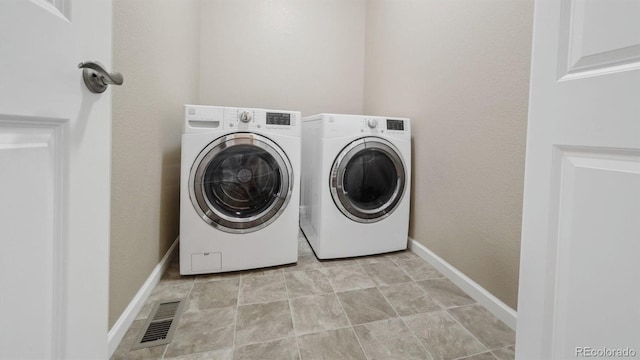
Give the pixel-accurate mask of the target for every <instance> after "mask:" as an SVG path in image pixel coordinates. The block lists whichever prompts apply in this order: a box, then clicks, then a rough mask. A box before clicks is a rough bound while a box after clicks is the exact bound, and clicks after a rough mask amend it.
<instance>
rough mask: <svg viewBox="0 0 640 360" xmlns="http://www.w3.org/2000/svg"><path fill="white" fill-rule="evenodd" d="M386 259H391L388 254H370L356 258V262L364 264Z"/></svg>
mask: <svg viewBox="0 0 640 360" xmlns="http://www.w3.org/2000/svg"><path fill="white" fill-rule="evenodd" d="M384 261H391V259H389V258H388V257H387V254H380V255H369V256H362V257H359V258H356V262H357V263H358V264H362V265H364V264H377V263H380V262H384Z"/></svg>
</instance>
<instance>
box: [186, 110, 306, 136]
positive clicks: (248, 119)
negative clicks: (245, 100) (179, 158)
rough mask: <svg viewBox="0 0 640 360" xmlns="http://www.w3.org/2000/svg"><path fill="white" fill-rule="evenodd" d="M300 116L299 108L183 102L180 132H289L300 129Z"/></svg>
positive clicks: (296, 131)
mask: <svg viewBox="0 0 640 360" xmlns="http://www.w3.org/2000/svg"><path fill="white" fill-rule="evenodd" d="M300 118H301V116H300V112H299V111H287V110H267V109H254V108H234V107H222V106H203V105H185V127H184V132H185V133H189V132H199V131H206V130H208V129H210V130H237V131H254V130H265V131H274V132H277V133H280V132H281V133H283V134H285V133H286V134H290V133H298V132H299V131H300V127H299V122H300Z"/></svg>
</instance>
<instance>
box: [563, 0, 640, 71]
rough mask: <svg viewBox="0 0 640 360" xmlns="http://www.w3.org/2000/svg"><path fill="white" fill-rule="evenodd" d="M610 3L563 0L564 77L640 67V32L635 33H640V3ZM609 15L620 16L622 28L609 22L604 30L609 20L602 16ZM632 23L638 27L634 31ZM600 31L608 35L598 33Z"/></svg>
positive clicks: (607, 16) (606, 16)
mask: <svg viewBox="0 0 640 360" xmlns="http://www.w3.org/2000/svg"><path fill="white" fill-rule="evenodd" d="M603 5H604V6H603ZM607 5H609V4H606V2H602V1H601V2H597V1H595V2H589V3H587V1H586V0H563V2H562V5H561V6H562V9H561V14H560V32H561V33H560V36H559V39H560V44H559V48H558V50H559V53H558V57H559V58H558V63H559V64H558V65H559V66H558V70H559V74H558V78H559V80H560V81H565V80H573V79H579V78H584V77H590V76H597V75H603V74H609V73H614V72H619V71H629V70H635V69H639V68H640V36H636V35H634V34H635V33H640V24H639V23H638V22H637V21H635V20H634V19H633V14H634V13H635V12H637V11H640V4H638V3H635V2H626V3H624V4H622V2H619V3H618V5H619V6H620V5H624V6H626V7H629V9H627V11H622V10H621V9H620V8H617V7H611V6H607ZM636 8H637V9H636ZM614 11H616V12H615V14H614ZM609 17H618V18H619V21H618V23H619V24H620V29H613V31H612V29H611V28H610V26H609V27H608V28H607V29H606V30H607V31H603V30H604V29H603V28H602V27H604V26H607V24H608V23H606V22H605V21H604V20H602V19H603V18H609ZM629 27H634V28H635V29H634V30H638V31H635V32H634V31H630V30H631V29H629ZM596 33H597V34H598V35H606V37H598V36H594V34H596Z"/></svg>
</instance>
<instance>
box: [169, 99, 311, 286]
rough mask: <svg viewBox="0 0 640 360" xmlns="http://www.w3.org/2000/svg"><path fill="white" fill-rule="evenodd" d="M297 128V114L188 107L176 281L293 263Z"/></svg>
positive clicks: (296, 219) (296, 218)
mask: <svg viewBox="0 0 640 360" xmlns="http://www.w3.org/2000/svg"><path fill="white" fill-rule="evenodd" d="M300 120H301V116H300V112H297V111H280V110H265V109H251V108H230V107H218V106H197V105H185V122H184V133H183V135H182V163H181V178H180V273H181V274H183V275H188V274H203V273H217V272H226V271H235V270H245V269H253V268H260V267H268V266H274V265H281V264H287V263H294V262H296V261H297V258H298V224H299V192H300V190H299V189H300V129H301V124H300Z"/></svg>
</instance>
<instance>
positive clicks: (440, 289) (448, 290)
mask: <svg viewBox="0 0 640 360" xmlns="http://www.w3.org/2000/svg"><path fill="white" fill-rule="evenodd" d="M417 284H418V285H420V286H422V288H423V289H425V290H426V291H427V294H429V296H431V297H432V298H433V299H434V300H435V301H437V302H438V303H439V304H440V305H442V306H443V307H445V308H451V307H458V306H464V305H470V304H473V303H475V300H473V299H472V298H471V297H470V296H469V295H467V294H466V293H465V292H464V291H462V290H461V289H460V288H459V287H457V286H456V285H455V284H454V283H452V282H451V281H450V280H449V279H433V280H423V281H418V282H417Z"/></svg>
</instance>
